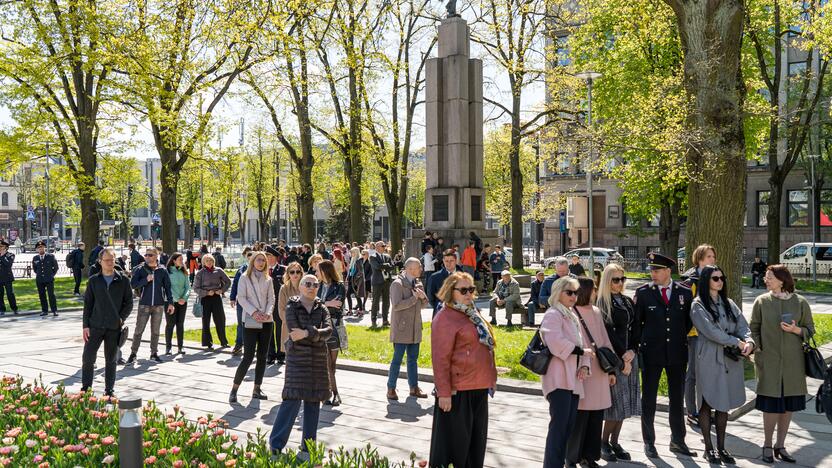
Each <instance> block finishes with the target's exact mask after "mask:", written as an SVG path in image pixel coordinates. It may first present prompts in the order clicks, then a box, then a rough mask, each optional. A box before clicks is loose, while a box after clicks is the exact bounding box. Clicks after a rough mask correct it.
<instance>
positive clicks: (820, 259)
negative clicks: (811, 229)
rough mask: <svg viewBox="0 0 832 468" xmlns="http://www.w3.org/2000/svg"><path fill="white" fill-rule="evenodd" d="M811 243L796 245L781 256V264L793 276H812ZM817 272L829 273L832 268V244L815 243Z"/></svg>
mask: <svg viewBox="0 0 832 468" xmlns="http://www.w3.org/2000/svg"><path fill="white" fill-rule="evenodd" d="M811 249H812V243H811V242H801V243H799V244H795V245H793V246H791V247H789V248H788V249H786V251H785V252H783V253H781V254H780V263H782V264H783V265H786V267H787V268H788V269H789V271H790V272H791V273H792V274H793V275H799V276H809V275H811V274H812V256H811V254H810V253H809V251H810V250H811ZM815 252H816V258H817V271H818V273H820V272H828V271H829V269H830V268H831V267H832V244H831V243H821V242H816V243H815Z"/></svg>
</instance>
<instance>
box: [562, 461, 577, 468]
mask: <svg viewBox="0 0 832 468" xmlns="http://www.w3.org/2000/svg"><path fill="white" fill-rule="evenodd" d="M563 466H564V467H565V468H578V465H576V464H574V463H572V462H566V464H564V465H563Z"/></svg>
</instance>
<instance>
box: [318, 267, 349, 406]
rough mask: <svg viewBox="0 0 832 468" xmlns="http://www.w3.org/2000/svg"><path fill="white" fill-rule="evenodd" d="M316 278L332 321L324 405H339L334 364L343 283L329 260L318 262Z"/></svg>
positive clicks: (319, 291) (338, 337)
mask: <svg viewBox="0 0 832 468" xmlns="http://www.w3.org/2000/svg"><path fill="white" fill-rule="evenodd" d="M339 252H340V251H339ZM318 280H319V281H320V282H321V286H320V288H318V299H320V300H321V301H323V303H324V305H325V306H326V308H327V309H328V310H329V318H330V320H331V321H332V334H331V335H330V336H329V339H328V340H327V341H326V345H327V347H328V348H329V360H328V361H327V363H328V364H327V365H328V368H329V389H330V390H332V399H331V400H327V401H325V402H324V405H331V406H339V405H340V404H341V396H340V395H339V394H338V383H337V382H336V381H335V364H336V362H337V361H338V351H339V350H340V349H341V339H340V338H341V336H340V335H339V332H338V329H339V327H343V322H342V320H343V314H344V285H343V284H341V275H340V274H339V273H338V270H336V269H335V264H334V263H333V262H332V261H330V260H323V261H321V263H319V264H318Z"/></svg>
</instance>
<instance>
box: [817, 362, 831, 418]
mask: <svg viewBox="0 0 832 468" xmlns="http://www.w3.org/2000/svg"><path fill="white" fill-rule="evenodd" d="M815 411H817V412H818V413H826V419H828V420H829V422H830V423H832V366H827V367H826V372H825V378H824V379H823V384H821V386H820V387H819V388H818V393H817V394H816V395H815Z"/></svg>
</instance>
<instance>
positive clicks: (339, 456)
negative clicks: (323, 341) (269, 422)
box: [0, 376, 426, 468]
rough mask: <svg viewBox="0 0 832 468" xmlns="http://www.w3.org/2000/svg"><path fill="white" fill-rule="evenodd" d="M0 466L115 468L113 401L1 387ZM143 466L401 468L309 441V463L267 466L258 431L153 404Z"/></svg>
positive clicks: (19, 385)
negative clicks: (232, 428) (241, 436)
mask: <svg viewBox="0 0 832 468" xmlns="http://www.w3.org/2000/svg"><path fill="white" fill-rule="evenodd" d="M0 406H2V408H3V412H2V413H0V435H2V443H0V466H37V467H40V468H44V467H64V466H69V467H73V466H104V465H109V466H118V465H119V457H118V417H119V416H118V402H117V400H115V399H110V398H107V397H103V398H99V397H96V396H93V395H92V394H91V393H68V392H66V390H65V389H64V388H63V386H58V387H57V388H55V389H48V388H45V387H44V385H43V383H42V382H40V383H38V382H35V384H34V385H33V384H25V385H24V383H23V379H22V378H20V377H8V376H6V377H3V379H2V383H0ZM142 423H143V426H144V434H143V441H144V455H143V456H144V463H145V465H146V466H147V465H151V466H165V467H185V466H194V467H200V468H202V467H218V466H246V467H247V466H257V467H300V466H304V467H305V466H310V467H311V466H315V467H317V466H320V467H326V468H336V467H337V468H340V467H344V468H346V467H356V466H360V467H381V468H386V467H404V466H411V467H414V466H417V465H418V466H425V464H426V462H424V461H420V462H419V463H418V464H417V463H416V461H415V459H416V456H415V454H411V459H410V464H408V465H406V464H405V463H391V462H390V461H389V460H388V459H387V458H384V457H381V456H380V455H378V452H377V451H376V450H375V449H373V448H372V447H371V446H370V445H367V447H365V448H362V449H353V450H351V451H350V450H345V449H344V448H339V449H338V450H337V451H336V450H327V449H326V448H325V447H324V446H323V444H313V443H312V442H311V441H309V442H308V447H309V458H310V459H309V460H308V461H300V460H298V459H297V457H296V454H295V453H294V452H293V451H291V450H289V451H287V452H286V453H285V454H283V455H281V456H280V457H279V458H277V459H275V460H272V459H271V458H270V453H269V449H268V447H267V444H266V442H265V437H264V435H263V434H261V433H260V432H259V431H258V433H257V434H256V435H251V434H249V435H248V436H247V437H246V440H238V436H237V435H236V434H231V433H229V432H228V430H227V428H228V423H227V422H226V421H224V420H222V419H214V418H213V417H212V416H210V415H208V416H201V417H199V418H197V420H196V422H193V421H189V420H187V419H185V412H184V411H182V410H180V409H179V407H178V406H175V407H174V408H173V411H172V412H163V411H162V410H160V409H159V408H158V407H157V406H156V404H155V403H154V402H153V401H150V402H148V403H147V404H146V405H145V406H144V408H143V409H142Z"/></svg>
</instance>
